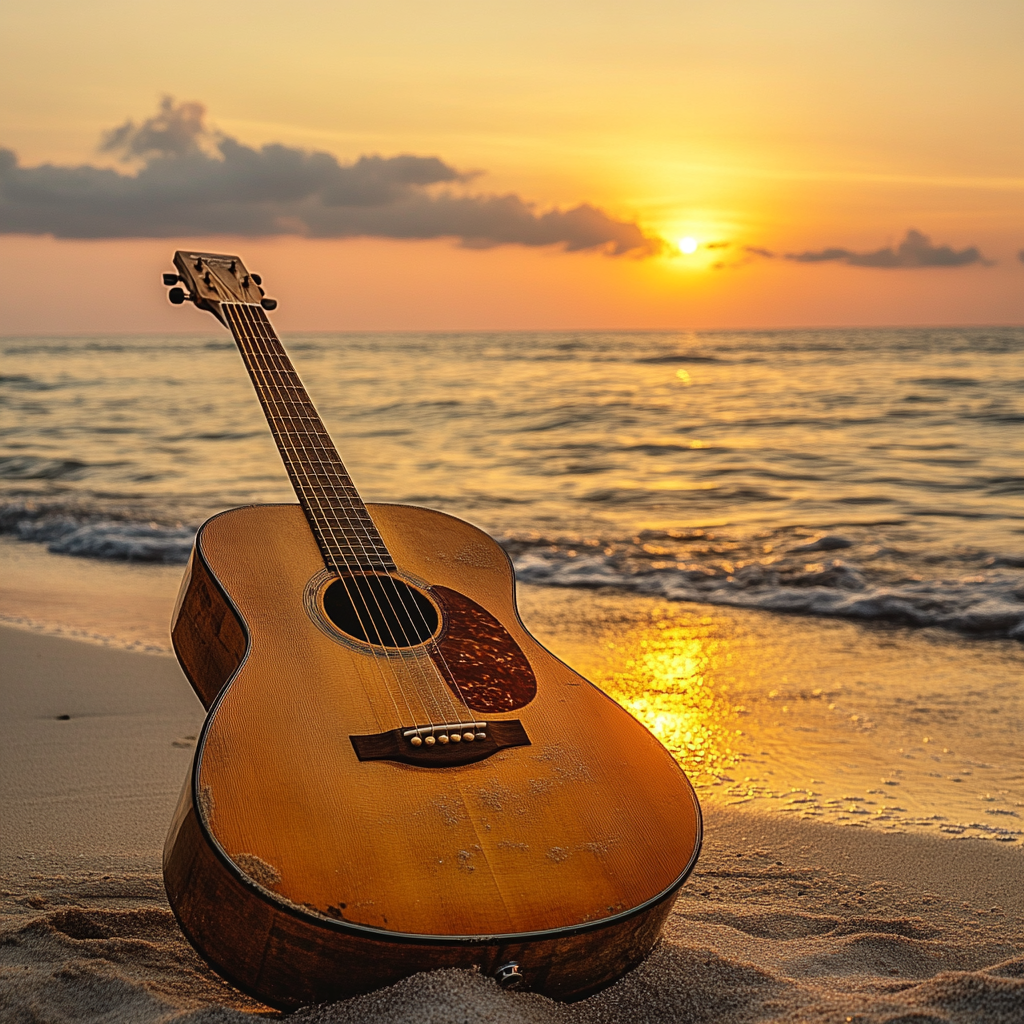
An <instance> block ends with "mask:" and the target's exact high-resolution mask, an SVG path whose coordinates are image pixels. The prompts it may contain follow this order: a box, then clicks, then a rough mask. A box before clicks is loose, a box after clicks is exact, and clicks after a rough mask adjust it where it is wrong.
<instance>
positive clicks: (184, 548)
mask: <svg viewBox="0 0 1024 1024" xmlns="http://www.w3.org/2000/svg"><path fill="white" fill-rule="evenodd" d="M146 511H147V510H139V509H131V508H122V509H117V510H114V511H111V510H110V509H90V508H88V507H83V506H80V505H69V504H62V503H59V502H49V503H44V502H38V503H36V502H15V503H11V504H7V505H0V533H3V534H7V535H11V536H15V537H17V538H19V539H20V540H25V541H31V542H35V543H38V544H45V545H46V546H47V549H48V550H49V551H51V552H53V553H54V554H61V555H75V556H78V557H81V558H100V559H109V560H117V561H127V562H148V563H163V564H169V565H175V564H179V565H180V564H184V563H185V562H186V561H188V557H189V553H190V552H191V550H192V544H193V542H194V540H195V534H196V529H197V527H198V523H182V522H174V521H167V520H164V521H160V520H159V519H154V518H151V517H150V516H148V515H143V514H140V512H141V513H145V512H146ZM150 511H151V510H150ZM497 539H498V541H499V543H500V544H501V545H502V546H503V547H504V548H505V550H506V551H507V552H508V553H509V555H510V557H511V558H512V560H513V563H514V564H515V568H516V576H517V578H518V579H519V580H520V581H521V582H523V583H532V584H536V585H539V586H552V587H577V588H588V589H591V588H596V587H611V588H614V589H616V590H620V591H625V592H630V593H635V594H642V595H645V596H649V597H661V598H666V599H668V600H672V601H692V602H697V603H701V604H718V605H729V606H733V607H739V608H759V609H762V610H764V611H772V612H783V613H791V614H802V615H818V616H829V617H838V618H845V619H857V620H862V621H875V622H888V623H893V624H897V625H902V626H911V627H918V628H923V627H939V628H942V629H947V630H952V631H954V632H957V633H961V634H965V635H969V636H974V637H982V638H1008V639H1014V640H1020V641H1024V558H1020V557H1017V556H1014V555H1004V554H998V553H991V552H984V551H975V552H967V553H959V554H957V553H953V554H949V555H946V556H942V557H939V556H937V555H936V554H935V553H934V552H932V553H929V554H927V555H926V556H924V557H918V556H915V555H914V553H913V552H912V551H909V550H901V549H898V548H895V547H892V546H883V545H881V544H879V543H878V542H877V541H878V538H877V535H876V534H875V533H874V531H873V530H872V528H871V526H870V525H867V526H865V525H863V524H862V525H860V526H857V527H854V528H852V529H847V530H846V532H829V531H817V532H815V531H812V530H809V529H805V528H802V527H790V528H786V529H776V530H768V531H761V532H759V533H757V534H754V535H747V536H744V535H742V534H739V533H730V532H728V531H725V530H720V529H713V530H712V529H691V530H645V531H642V532H641V533H639V534H637V535H635V536H633V537H625V538H624V537H589V538H579V537H568V538H566V537H546V536H542V535H539V534H512V535H506V536H502V537H498V538H497Z"/></svg>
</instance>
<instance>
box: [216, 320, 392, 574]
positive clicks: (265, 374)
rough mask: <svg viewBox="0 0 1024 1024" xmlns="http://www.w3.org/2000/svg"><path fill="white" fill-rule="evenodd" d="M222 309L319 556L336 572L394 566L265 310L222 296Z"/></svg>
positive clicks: (385, 568) (386, 568)
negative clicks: (318, 549)
mask: <svg viewBox="0 0 1024 1024" xmlns="http://www.w3.org/2000/svg"><path fill="white" fill-rule="evenodd" d="M221 309H222V311H223V313H224V316H225V318H226V319H227V322H228V326H229V327H230V328H231V333H232V334H233V335H234V336H235V341H236V342H237V343H238V348H239V351H241V353H242V359H243V360H244V361H245V366H246V369H247V370H248V371H249V376H250V378H252V382H253V385H254V387H255V388H256V394H257V395H258V396H259V399H260V402H261V403H262V405H263V411H264V413H265V414H266V417H267V422H268V423H269V424H270V430H271V433H272V434H273V435H274V440H275V441H276V442H277V449H278V451H279V452H280V453H281V458H282V460H283V461H284V465H285V469H287V470H288V476H289V477H291V481H292V486H293V487H294V488H295V493H296V495H298V498H299V501H300V502H301V504H302V508H303V510H304V511H305V513H306V519H307V520H308V521H309V526H310V529H311V530H312V531H313V536H314V537H315V538H316V542H317V544H318V545H319V546H320V552H321V554H322V555H323V557H324V562H325V563H326V564H327V566H328V567H329V568H333V569H337V570H339V571H340V572H345V571H346V570H351V571H364V572H365V571H373V570H378V571H381V570H383V571H387V570H390V569H394V567H395V563H394V562H393V561H392V558H391V555H390V554H389V553H388V549H387V548H386V547H385V546H384V541H383V540H381V536H380V534H379V533H378V532H377V528H376V526H374V525H373V520H372V519H370V514H369V513H368V512H367V511H366V506H365V505H364V504H363V499H362V498H360V497H359V494H358V492H357V491H356V489H355V485H354V484H353V483H352V478H351V477H350V476H349V475H348V470H346V469H345V466H344V464H343V463H342V461H341V458H340V457H339V455H338V453H337V451H336V450H335V448H334V444H333V442H332V441H331V438H330V435H329V434H328V433H327V430H326V428H325V427H324V425H323V422H322V421H321V419H320V416H319V415H318V413H317V411H316V409H315V408H314V406H313V403H312V402H311V401H310V399H309V395H307V394H306V389H305V388H304V387H303V386H302V381H300V380H299V375H298V374H297V373H296V372H295V368H294V367H293V366H292V364H291V360H290V359H289V358H288V356H287V354H286V353H285V350H284V348H283V347H282V346H281V342H280V341H279V340H278V338H277V335H276V334H275V333H274V328H273V327H272V326H271V324H270V321H269V320H268V319H267V314H266V313H264V312H263V310H262V309H261V308H260V307H259V306H255V305H250V304H248V303H241V302H237V303H231V302H225V303H223V304H222V305H221Z"/></svg>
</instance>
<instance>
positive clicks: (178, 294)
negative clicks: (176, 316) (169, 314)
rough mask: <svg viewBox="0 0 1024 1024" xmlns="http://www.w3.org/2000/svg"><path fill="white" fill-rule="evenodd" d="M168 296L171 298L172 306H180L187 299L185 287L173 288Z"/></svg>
mask: <svg viewBox="0 0 1024 1024" xmlns="http://www.w3.org/2000/svg"><path fill="white" fill-rule="evenodd" d="M167 298H169V299H170V300H171V305H172V306H180V305H181V304H182V303H183V302H184V301H185V289H184V288H172V289H171V290H170V291H169V292H168V293H167Z"/></svg>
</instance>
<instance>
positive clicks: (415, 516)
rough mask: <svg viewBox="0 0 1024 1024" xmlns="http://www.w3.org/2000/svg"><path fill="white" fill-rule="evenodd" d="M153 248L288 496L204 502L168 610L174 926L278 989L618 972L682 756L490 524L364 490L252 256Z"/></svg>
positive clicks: (661, 898) (597, 981) (268, 999)
mask: <svg viewBox="0 0 1024 1024" xmlns="http://www.w3.org/2000/svg"><path fill="white" fill-rule="evenodd" d="M174 263H175V266H176V268H177V273H175V274H165V275H164V283H165V284H167V285H174V287H173V288H172V290H171V292H170V299H171V301H172V302H174V303H181V302H183V301H185V299H186V298H188V299H190V300H191V301H192V302H193V303H195V305H196V306H198V307H199V308H200V309H204V310H208V311H209V312H211V313H213V314H214V316H216V317H217V318H218V319H219V320H220V321H221V322H222V323H223V324H224V325H226V326H227V327H228V328H229V329H230V330H231V333H232V334H233V335H234V338H235V341H236V342H237V344H238V348H239V351H240V352H241V354H242V359H243V361H244V363H245V366H246V369H247V370H248V372H249V376H250V377H251V379H252V383H253V385H254V386H255V388H256V393H257V395H258V396H259V400H260V402H261V403H262V405H263V411H264V412H265V414H266V417H267V421H268V423H269V425H270V429H271V431H272V433H273V435H274V439H275V441H276V442H277V446H278V449H279V451H280V453H281V457H282V458H283V460H284V464H285V467H286V469H287V471H288V475H289V477H290V478H291V482H292V484H293V486H294V488H295V493H296V495H297V496H298V499H299V504H297V505H287V504H285V505H251V506H247V507H244V508H236V509H232V510H231V511H228V512H223V513H221V514H220V515H216V516H214V517H213V518H212V519H210V520H209V521H208V522H207V523H206V524H205V525H204V526H203V527H202V529H201V530H200V531H199V534H198V536H197V538H196V542H195V547H194V549H193V551H192V556H191V559H190V561H189V564H188V567H187V569H186V571H185V577H184V580H183V582H182V586H181V592H180V594H179V597H178V602H177V606H176V608H175V611H174V616H173V620H172V637H173V642H174V649H175V652H176V653H177V656H178V660H179V661H180V663H181V666H182V668H183V669H184V671H185V674H186V675H187V676H188V679H189V680H190V682H191V683H192V686H193V687H194V689H195V691H196V693H197V694H198V695H199V698H200V700H201V701H202V702H203V704H204V705H205V707H206V708H207V711H208V714H207V718H206V722H205V725H204V727H203V730H202V734H201V736H200V738H199V741H198V743H197V747H196V752H195V757H194V760H193V763H192V768H191V771H190V774H189V776H188V778H187V780H186V782H185V786H184V789H183V792H182V795H181V799H180V802H179V805H178V808H177V812H176V814H175V817H174V821H173V823H172V825H171V829H170V833H169V835H168V837H167V843H166V847H165V850H164V880H165V884H166V888H167V895H168V898H169V900H170V904H171V907H172V908H173V909H174V913H175V915H176V916H177V919H178V922H179V923H180V925H181V928H182V931H183V932H184V934H185V935H186V936H187V937H188V939H189V941H190V942H191V943H192V945H193V946H195V948H196V950H197V951H198V952H199V953H200V954H201V955H202V956H203V957H204V958H205V959H206V960H207V962H208V963H209V964H210V965H211V966H212V967H213V968H214V969H215V970H216V971H217V972H219V973H220V974H221V975H222V976H223V977H224V978H226V979H227V980H228V981H229V982H231V983H232V984H233V985H235V986H237V987H238V988H239V989H242V990H243V991H245V992H248V993H250V994H251V995H253V996H255V997H256V998H257V999H259V1000H260V1001H261V1002H263V1003H266V1004H269V1005H270V1006H274V1007H278V1008H281V1009H292V1008H295V1007H297V1006H301V1005H304V1004H309V1003H317V1002H325V1001H330V1000H336V999H341V998H346V997H349V996H352V995H355V994H358V993H361V992H366V991H369V990H371V989H374V988H378V987H380V986H382V985H387V984H391V983H393V982H395V981H398V980H399V979H401V978H404V977H407V976H408V975H411V974H414V973H416V972H418V971H426V970H432V969H437V968H444V967H461V968H475V969H477V970H480V971H482V972H484V973H485V974H488V975H491V976H494V977H496V978H497V979H498V980H499V982H501V983H502V984H505V985H516V984H521V985H522V986H523V987H524V988H528V989H530V990H532V991H534V992H540V993H543V994H545V995H548V996H552V997H555V998H559V999H577V998H581V997H583V996H585V995H588V994H589V993H591V992H594V991H597V990H598V989H599V988H601V987H603V986H605V985H607V984H609V983H610V982H612V981H614V980H616V979H617V978H619V977H621V976H622V975H623V974H624V973H625V972H626V971H628V970H629V969H630V968H632V967H634V966H635V965H636V964H638V963H639V962H640V961H641V960H642V959H643V958H644V956H646V954H647V953H648V952H649V951H650V949H651V947H652V946H653V945H654V943H655V942H656V941H657V938H658V935H659V933H660V931H661V928H662V925H663V923H664V921H665V918H666V917H667V916H668V914H669V911H670V910H671V906H672V902H673V897H674V895H675V893H676V891H677V890H678V888H679V887H680V885H682V883H683V881H684V880H685V879H686V877H687V875H688V874H689V873H690V871H691V870H692V869H693V866H694V864H695V863H696V860H697V855H698V852H699V849H700V842H701V817H700V808H699V806H698V803H697V799H696V796H695V794H694V791H693V789H692V787H691V786H690V783H689V782H688V780H687V779H686V776H685V775H684V774H683V772H682V771H681V770H680V768H679V766H678V765H677V764H676V762H675V761H674V759H673V758H672V756H671V755H670V754H669V753H668V751H667V750H666V749H665V748H664V747H663V746H662V745H661V744H660V743H659V742H658V741H657V740H656V739H655V738H654V737H653V736H652V735H651V734H650V733H649V732H648V731H647V730H646V729H645V728H644V727H643V726H642V725H640V724H639V723H638V722H637V721H636V720H635V719H634V718H633V717H632V716H631V715H630V714H628V712H626V711H625V710H624V709H623V708H621V707H620V706H619V705H618V704H616V703H615V702H614V701H613V700H611V699H610V698H609V697H607V696H606V695H605V694H604V693H602V692H601V691H600V690H598V689H597V688H596V687H594V686H593V685H592V684H590V683H588V682H587V681H586V680H585V679H583V678H582V677H581V676H579V675H577V673H575V672H574V671H573V670H572V669H570V668H568V667H567V666H566V665H565V664H563V663H562V662H561V661H559V660H558V659H557V658H556V657H554V655H552V654H551V653H550V652H548V651H547V650H545V649H544V648H543V647H542V646H541V645H540V644H539V643H538V642H537V641H536V640H534V639H533V637H532V636H531V635H530V634H529V633H528V632H527V631H526V629H525V628H524V626H523V624H522V623H521V622H520V620H519V615H518V612H517V610H516V604H515V593H514V577H513V571H512V566H511V563H510V561H509V559H508V557H507V556H506V554H505V553H504V551H503V550H502V549H501V548H500V547H499V546H498V544H497V543H496V542H495V541H493V540H492V539H491V538H490V537H488V536H487V535H486V534H485V533H483V532H481V531H480V530H478V529H477V528H476V527H474V526H471V525H469V524H468V523H465V522H462V521H461V520H459V519H455V518H453V517H452V516H449V515H445V514H444V513H442V512H434V511H430V510H428V509H423V508H415V507H412V506H408V505H388V504H379V505H378V504H372V505H367V504H364V503H363V501H362V500H361V499H360V497H359V494H358V493H357V492H356V489H355V487H354V486H353V484H352V480H351V479H350V477H349V475H348V473H347V471H346V469H345V466H344V465H343V464H342V461H341V459H340V458H339V457H338V454H337V452H336V450H335V448H334V445H333V444H332V443H331V439H330V437H329V436H328V433H327V431H326V429H325V428H324V425H323V423H322V422H321V420H320V418H319V416H318V415H317V413H316V410H315V409H314V407H313V404H312V402H311V401H310V399H309V397H308V396H307V394H306V391H305V390H304V388H303V386H302V384H301V383H300V381H299V378H298V376H297V374H296V372H295V370H294V369H293V367H292V364H291V362H290V361H289V359H288V356H287V355H286V354H285V351H284V349H283V348H282V346H281V342H280V341H279V340H278V338H277V336H276V335H275V333H274V330H273V328H272V327H271V324H270V321H269V320H268V318H267V315H266V310H267V309H273V308H274V306H275V305H276V303H274V301H273V300H272V299H268V298H264V295H263V291H262V288H261V287H260V285H261V281H260V278H259V277H258V276H257V275H255V274H250V273H249V272H248V271H247V270H246V269H245V267H244V266H243V265H242V261H241V260H240V259H239V258H238V257H237V256H222V255H214V254H211V253H202V252H190V251H183V252H178V253H176V254H175V257H174ZM182 286H183V287H182Z"/></svg>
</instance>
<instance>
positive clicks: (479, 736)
mask: <svg viewBox="0 0 1024 1024" xmlns="http://www.w3.org/2000/svg"><path fill="white" fill-rule="evenodd" d="M476 738H477V739H478V740H485V739H487V733H485V732H478V733H477V734H476Z"/></svg>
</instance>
